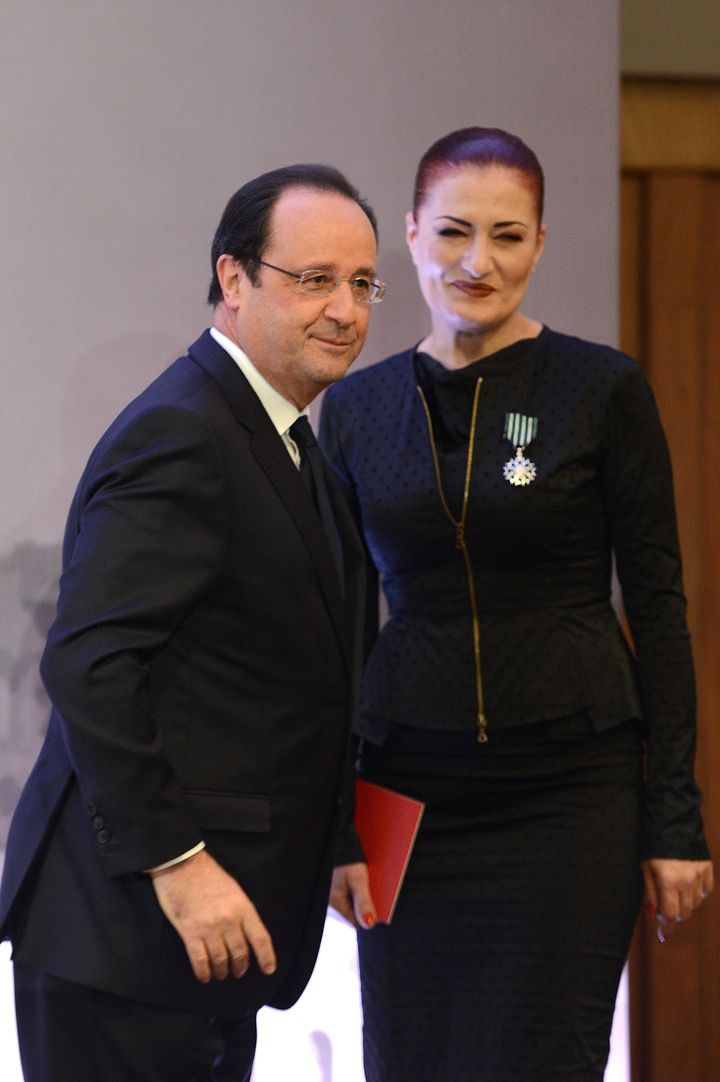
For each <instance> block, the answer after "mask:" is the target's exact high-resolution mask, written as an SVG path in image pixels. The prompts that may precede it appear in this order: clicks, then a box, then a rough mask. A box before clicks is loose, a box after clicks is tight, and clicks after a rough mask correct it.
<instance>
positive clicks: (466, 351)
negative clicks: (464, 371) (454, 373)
mask: <svg viewBox="0 0 720 1082" xmlns="http://www.w3.org/2000/svg"><path fill="white" fill-rule="evenodd" d="M541 330H542V323H540V322H539V321H538V320H537V319H531V318H530V317H529V316H524V315H521V314H520V313H519V312H518V313H517V316H516V317H515V318H514V319H513V320H512V322H511V324H506V323H505V324H502V325H501V326H500V327H491V328H489V329H487V330H477V331H458V330H456V329H455V328H453V327H448V326H447V324H445V323H442V324H440V323H436V324H434V325H433V329H432V331H431V332H430V334H429V335H428V336H427V338H424V339H423V340H422V342H421V343H420V345H419V346H418V349H420V350H422V352H423V353H429V354H430V356H431V357H434V358H435V360H436V361H439V362H440V364H442V365H444V366H445V367H446V368H465V367H466V366H467V365H469V364H472V363H473V361H480V360H482V359H483V358H484V357H489V356H490V355H491V354H492V353H497V351H498V350H500V349H505V347H506V346H512V345H514V344H515V342H520V341H522V340H523V339H524V338H537V336H538V335H539V334H540V332H541Z"/></svg>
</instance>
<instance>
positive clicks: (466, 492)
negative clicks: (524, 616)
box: [417, 376, 488, 744]
mask: <svg viewBox="0 0 720 1082" xmlns="http://www.w3.org/2000/svg"><path fill="white" fill-rule="evenodd" d="M482 381H483V377H482V376H479V377H478V379H477V382H476V383H475V393H474V395H473V402H472V413H471V415H470V439H469V443H468V451H467V459H466V462H465V486H464V489H463V502H462V508H461V511H460V518H456V517H455V516H454V515H453V513H452V511H451V510H450V508H449V507H448V503H447V500H446V498H445V490H444V488H443V483H442V476H441V474H440V460H439V459H438V453H437V446H436V444H435V433H434V431H433V424H432V417H431V416H430V409H429V408H428V404H427V399H426V397H425V393H424V391H423V389H422V387H420V386H419V385H418V386H417V392H418V394H419V395H420V401H421V402H422V405H423V409H424V411H425V420H426V421H427V426H428V435H429V437H430V449H431V451H432V456H433V463H434V465H435V479H436V481H437V489H438V494H439V496H440V502H441V503H442V505H443V508H444V509H445V514H446V515H447V517H448V518H449V520H450V522H451V524H452V526H453V529H454V530H455V545H456V547H457V548H459V549H460V551H461V552H462V554H463V559H464V561H465V573H466V575H467V581H468V593H469V594H470V611H471V613H472V629H473V654H474V657H475V697H476V700H477V731H478V735H477V739H478V743H479V744H485V743H486V742H487V738H488V735H487V725H488V722H487V718H486V717H485V701H484V695H483V686H482V671H481V666H480V621H479V619H478V611H477V597H476V594H475V576H474V575H473V569H472V562H471V560H470V553H469V552H468V547H467V544H466V542H465V522H466V520H467V512H468V504H469V502H470V478H471V475H472V465H473V457H474V454H475V430H476V427H477V412H478V401H479V399H480V388H481V386H482Z"/></svg>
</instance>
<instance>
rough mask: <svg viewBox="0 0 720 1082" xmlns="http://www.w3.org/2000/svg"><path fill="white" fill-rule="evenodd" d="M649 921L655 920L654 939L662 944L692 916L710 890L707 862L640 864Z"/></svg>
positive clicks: (711, 881)
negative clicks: (676, 927)
mask: <svg viewBox="0 0 720 1082" xmlns="http://www.w3.org/2000/svg"><path fill="white" fill-rule="evenodd" d="M642 871H643V876H644V878H645V900H646V903H647V914H648V916H649V917H652V916H654V917H656V918H657V922H658V924H657V937H658V939H659V940H660V942H661V943H664V942H665V940H666V939H667V938H668V936H669V935H670V934H671V932H672V931H673V929H674V928H675V925H676V924H678V923H680V922H681V921H684V920H687V919H688V918H689V917H691V916H692V914H693V911H694V910H695V909H699V907H700V906H701V905H702V903H703V901H704V900H705V898H707V896H708V894H710V892H711V890H712V889H713V866H712V862H711V861H709V860H669V859H659V858H655V859H653V860H644V861H643V863H642Z"/></svg>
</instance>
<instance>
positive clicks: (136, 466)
mask: <svg viewBox="0 0 720 1082" xmlns="http://www.w3.org/2000/svg"><path fill="white" fill-rule="evenodd" d="M331 484H334V482H332V480H331ZM336 493H337V489H331V496H332V498H333V502H334V504H335V510H336V515H337V520H338V525H339V530H340V533H341V536H342V539H343V544H344V549H345V569H346V570H345V577H346V581H345V582H344V583H343V584H342V586H341V584H340V583H339V581H338V576H337V571H336V570H335V565H334V563H333V560H332V555H331V552H330V549H329V546H328V544H327V541H326V538H325V535H324V533H323V530H322V526H321V524H320V520H319V518H318V515H317V513H316V511H315V507H314V505H313V503H312V500H311V497H310V495H309V493H308V491H307V489H306V488H305V485H304V483H303V481H302V479H301V478H300V476H299V474H298V471H297V470H296V468H295V467H294V465H293V463H292V461H291V459H290V457H289V455H288V452H287V450H286V448H285V446H284V444H283V442H282V440H281V438H280V437H279V436H278V434H277V431H276V430H275V428H274V427H273V425H272V423H271V421H270V419H269V418H268V416H267V414H266V412H265V410H264V409H263V407H262V405H261V404H260V401H259V399H258V398H257V396H256V395H255V394H254V392H253V391H252V390H251V388H250V386H249V384H248V383H247V381H246V379H245V378H244V376H243V375H242V373H241V372H240V370H239V369H238V367H237V366H236V365H235V363H234V361H233V360H232V359H231V358H230V357H229V356H228V355H227V353H226V352H225V351H224V350H223V349H222V348H221V347H220V346H219V345H218V344H217V343H216V342H215V341H214V339H213V338H212V336H211V335H210V334H209V332H205V333H204V334H203V335H202V337H201V338H199V339H198V341H197V342H195V343H194V345H192V346H191V347H190V349H189V351H188V356H186V357H182V358H180V359H179V360H178V361H176V362H175V363H174V364H173V365H172V366H171V367H170V368H169V369H168V370H167V371H166V372H164V373H163V374H162V375H161V376H160V377H159V378H158V379H157V380H156V381H155V382H154V383H153V384H151V386H150V387H148V388H147V389H146V390H145V391H144V392H143V393H142V394H141V395H140V396H139V397H138V398H137V399H135V401H134V402H132V403H131V404H130V405H129V406H128V407H127V408H126V409H125V410H124V411H123V412H122V413H121V414H120V416H119V417H118V418H117V420H116V421H115V422H114V423H113V425H112V426H111V427H110V429H109V430H108V432H107V433H106V434H105V435H104V436H103V438H102V439H101V440H100V442H99V444H98V445H97V447H96V448H95V450H94V452H93V454H92V456H91V458H90V461H89V463H88V466H87V467H86V470H85V473H84V474H83V477H82V479H81V481H80V485H79V487H78V491H77V493H76V496H75V499H74V502H73V505H72V508H71V511H70V517H69V522H68V527H67V533H66V538H65V546H64V570H63V575H62V578H61V589H60V598H59V603H58V610H57V617H56V620H55V622H54V624H53V626H52V628H51V630H50V634H49V637H48V643H47V647H46V650H45V653H44V656H43V660H42V666H41V671H42V675H43V679H44V681H45V684H46V687H47V690H48V693H49V695H50V698H51V701H52V704H53V710H52V715H51V719H50V724H49V729H48V734H47V738H46V741H45V744H44V747H43V749H42V751H41V754H40V757H39V759H38V762H37V763H36V765H35V768H34V770H33V772H32V774H31V776H30V779H29V781H28V783H27V785H26V787H25V790H24V792H23V794H22V797H21V800H20V803H19V806H18V809H17V811H16V814H15V817H14V820H13V824H12V827H11V832H10V837H9V841H8V847H7V855H6V861H5V871H4V879H3V885H2V895H1V897H0V924H1V926H2V934H3V936H4V937H10V938H12V939H13V942H14V957H15V958H16V959H17V960H19V961H20V962H22V963H24V964H26V965H30V966H34V967H36V968H39V969H42V970H43V971H45V972H48V973H51V974H53V975H56V976H59V977H63V978H65V979H68V980H72V981H76V982H79V983H82V984H84V985H87V986H90V987H96V988H102V989H105V990H107V991H110V992H114V993H116V994H119V995H123V996H126V997H131V998H133V999H136V1000H139V1001H145V1002H150V1003H157V1004H160V1005H166V1006H170V1007H180V1008H186V1009H191V1010H199V1011H206V1010H207V1011H208V1012H209V1013H220V1014H226V1015H227V1014H234V1013H240V1012H244V1011H247V1010H254V1009H255V1008H257V1007H258V1006H260V1005H261V1004H263V1003H266V1002H270V1003H272V1004H273V1005H274V1006H280V1007H284V1006H289V1005H290V1004H291V1003H292V1002H294V1000H295V999H296V998H297V996H298V995H299V994H300V992H301V991H302V989H303V987H304V985H305V983H306V981H307V979H308V977H309V975H310V972H311V970H312V966H313V964H314V960H315V956H316V953H317V947H318V943H319V940H320V936H321V932H322V927H323V919H324V915H325V910H326V905H327V897H328V884H329V876H330V871H331V865H332V848H333V841H334V834H335V829H336V820H337V818H338V814H339V807H340V802H341V790H342V775H343V764H344V761H345V758H346V754H347V731H348V719H349V712H350V705H351V699H352V690H353V681H354V648H353V642H354V639H355V637H356V636H355V630H356V629H355V627H354V626H351V625H352V624H353V620H354V618H353V617H351V616H349V615H348V613H350V614H352V613H357V612H359V611H360V601H361V598H360V594H361V591H362V575H363V569H362V554H361V549H360V545H359V542H358V540H357V535H356V533H355V530H354V527H353V524H352V522H351V520H350V518H349V516H348V514H347V512H346V511H345V509H344V506H343V504H342V500H341V499H339V497H338V496H337V495H336ZM203 839H204V840H205V841H206V842H207V846H208V849H209V851H210V853H211V854H212V855H213V856H214V857H215V858H216V859H217V860H218V861H219V863H220V864H221V865H222V866H223V867H224V868H225V869H226V870H227V871H228V872H229V873H230V874H231V875H233V876H235V877H236V878H237V880H238V881H239V883H240V885H241V886H242V887H243V889H244V890H245V891H246V892H247V893H248V895H249V896H250V898H251V900H252V901H253V903H254V904H255V905H256V907H257V909H258V911H259V913H260V916H261V918H262V919H263V921H264V922H265V924H266V926H267V927H268V930H269V932H270V934H271V936H272V938H273V941H274V944H275V948H276V951H277V955H278V968H277V971H276V973H275V974H273V975H272V976H270V977H267V976H263V975H262V974H261V973H260V972H259V970H258V969H257V967H256V966H254V965H253V966H252V967H251V969H250V971H249V972H248V973H247V974H246V976H245V977H243V978H242V979H241V980H239V981H234V980H232V979H229V980H226V981H223V982H220V981H213V982H211V983H210V984H209V985H200V984H199V983H198V982H197V981H196V980H195V978H194V976H193V974H192V971H191V968H190V964H189V962H188V960H187V957H186V955H185V949H184V946H183V944H182V941H181V940H180V938H179V936H178V935H177V933H176V932H175V930H174V928H173V927H172V926H171V925H170V924H169V922H168V921H167V920H166V918H165V917H164V916H163V914H162V913H161V910H160V907H159V905H158V903H157V901H156V899H155V895H154V890H153V887H152V884H151V881H150V879H149V877H148V876H147V875H145V874H143V869H146V868H149V867H153V866H155V865H157V864H160V863H163V862H164V861H166V860H170V859H172V858H173V857H175V856H177V855H178V854H180V853H183V852H185V851H187V850H188V849H190V848H191V847H192V846H194V845H195V844H196V843H198V842H199V841H200V840H203Z"/></svg>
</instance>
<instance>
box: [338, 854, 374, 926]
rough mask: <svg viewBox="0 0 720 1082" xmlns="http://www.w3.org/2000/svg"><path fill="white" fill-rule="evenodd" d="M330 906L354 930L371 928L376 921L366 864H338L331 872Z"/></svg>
mask: <svg viewBox="0 0 720 1082" xmlns="http://www.w3.org/2000/svg"><path fill="white" fill-rule="evenodd" d="M330 905H331V906H332V907H333V909H335V910H336V911H337V912H338V913H339V914H340V915H341V916H342V917H344V918H345V920H347V921H349V922H350V924H352V925H353V926H354V927H355V928H372V927H373V925H374V924H375V922H376V920H377V914H376V913H375V906H374V904H373V900H372V897H371V895H370V882H369V879H368V867H367V864H340V865H339V866H338V867H337V868H336V869H335V870H334V872H333V877H332V884H331V886H330Z"/></svg>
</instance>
